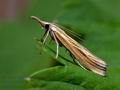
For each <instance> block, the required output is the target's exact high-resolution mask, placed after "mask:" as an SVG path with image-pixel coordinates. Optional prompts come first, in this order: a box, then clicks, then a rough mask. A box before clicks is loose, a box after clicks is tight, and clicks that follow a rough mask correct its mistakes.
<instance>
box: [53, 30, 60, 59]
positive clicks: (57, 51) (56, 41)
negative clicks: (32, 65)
mask: <svg viewBox="0 0 120 90" xmlns="http://www.w3.org/2000/svg"><path fill="white" fill-rule="evenodd" d="M52 35H53V38H54V40H55V43H56V45H57V50H56V56H55V58H58V54H59V43H58V40H57V38H56V36H55V34H54V32H52Z"/></svg>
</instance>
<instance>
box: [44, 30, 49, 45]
mask: <svg viewBox="0 0 120 90" xmlns="http://www.w3.org/2000/svg"><path fill="white" fill-rule="evenodd" d="M49 33H50V30H48V31H47V32H45V34H44V38H43V44H44V43H45V41H46V39H47V37H48V35H49Z"/></svg>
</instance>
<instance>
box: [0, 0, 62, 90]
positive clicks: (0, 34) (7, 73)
mask: <svg viewBox="0 0 120 90" xmlns="http://www.w3.org/2000/svg"><path fill="white" fill-rule="evenodd" d="M26 7H27V8H26V9H25V11H24V15H22V16H21V17H20V18H17V20H14V21H7V20H6V21H4V20H1V23H0V90H22V89H23V88H24V86H25V85H24V84H25V80H24V79H25V78H26V77H27V76H28V75H29V74H31V73H33V72H34V71H36V70H39V69H42V68H44V67H46V66H49V60H47V59H45V58H46V56H47V55H44V56H41V55H39V51H38V49H37V48H36V41H35V40H34V38H35V37H39V38H40V37H41V35H42V33H43V32H41V31H42V30H41V29H40V27H38V26H37V23H33V22H34V21H33V20H32V19H31V18H30V16H32V15H35V16H38V17H40V18H43V19H46V20H51V21H52V20H53V19H54V17H55V16H56V15H57V14H58V13H59V11H60V10H61V9H62V0H29V1H28V2H27V6H26ZM44 57H45V58H44Z"/></svg>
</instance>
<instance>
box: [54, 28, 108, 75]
mask: <svg viewBox="0 0 120 90" xmlns="http://www.w3.org/2000/svg"><path fill="white" fill-rule="evenodd" d="M56 28H57V31H55V35H56V37H57V39H59V41H61V43H62V44H63V45H64V46H65V47H66V48H67V49H68V50H69V51H70V52H71V53H72V54H73V55H74V57H75V58H76V61H77V63H78V64H79V65H80V64H81V65H82V67H83V68H85V69H87V70H90V71H93V72H94V73H97V74H99V75H102V76H105V73H106V63H105V62H104V61H102V60H101V59H99V58H98V57H96V56H94V55H93V54H92V53H91V52H90V51H88V50H87V49H86V48H84V47H83V46H82V45H80V44H79V43H77V42H76V41H75V40H74V39H72V38H71V37H69V36H68V35H67V34H66V33H65V32H64V31H62V30H61V29H60V28H58V27H56Z"/></svg>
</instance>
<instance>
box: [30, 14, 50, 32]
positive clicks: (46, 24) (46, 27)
mask: <svg viewBox="0 0 120 90" xmlns="http://www.w3.org/2000/svg"><path fill="white" fill-rule="evenodd" d="M31 18H32V19H34V20H36V21H37V22H39V24H40V25H41V27H42V28H43V29H45V30H48V29H49V25H50V23H49V22H45V21H42V20H40V19H39V18H37V17H35V16H31Z"/></svg>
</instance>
